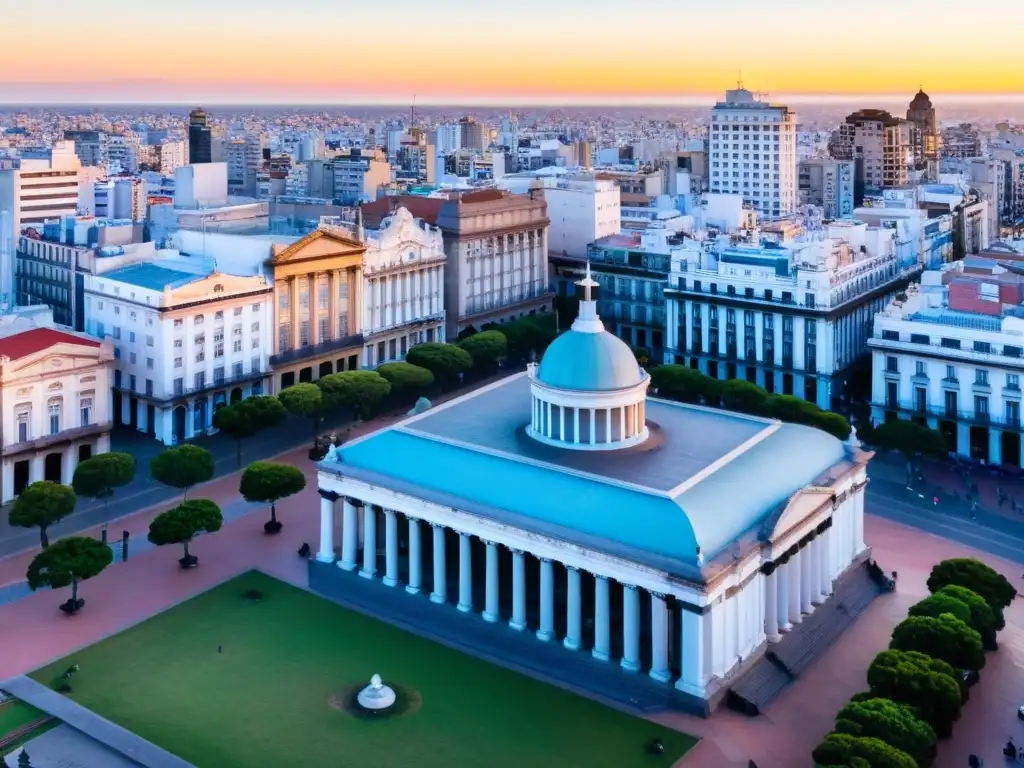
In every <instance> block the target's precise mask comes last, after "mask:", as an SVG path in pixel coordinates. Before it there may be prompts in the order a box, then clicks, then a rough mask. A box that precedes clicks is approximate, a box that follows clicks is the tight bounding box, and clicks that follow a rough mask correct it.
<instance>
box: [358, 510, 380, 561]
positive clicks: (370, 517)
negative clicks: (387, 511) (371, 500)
mask: <svg viewBox="0 0 1024 768" xmlns="http://www.w3.org/2000/svg"><path fill="white" fill-rule="evenodd" d="M376 573H377V507H375V506H374V505H373V504H367V505H365V506H364V507H363V570H361V571H360V572H359V575H360V576H362V577H363V578H364V579H372V578H373V577H374V575H375V574H376Z"/></svg>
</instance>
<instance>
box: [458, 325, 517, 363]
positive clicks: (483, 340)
mask: <svg viewBox="0 0 1024 768" xmlns="http://www.w3.org/2000/svg"><path fill="white" fill-rule="evenodd" d="M459 346H460V347H462V348H463V349H464V350H466V352H468V353H469V356H470V357H471V358H473V368H474V369H475V370H477V371H480V372H482V373H490V372H491V371H494V370H496V369H497V368H498V363H499V362H500V361H501V360H502V359H504V357H505V354H506V352H507V351H508V340H507V339H506V338H505V334H503V333H502V332H501V331H495V330H492V331H483V332H481V333H475V334H473V335H472V336H470V337H469V338H466V339H463V340H462V341H460V342H459Z"/></svg>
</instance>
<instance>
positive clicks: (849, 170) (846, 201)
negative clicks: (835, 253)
mask: <svg viewBox="0 0 1024 768" xmlns="http://www.w3.org/2000/svg"><path fill="white" fill-rule="evenodd" d="M798 170H799V186H800V202H801V203H802V204H805V205H814V206H817V207H818V208H821V210H822V213H823V214H824V216H825V218H826V219H848V218H849V217H850V216H852V215H853V207H854V206H853V203H854V200H853V183H854V163H853V161H852V160H833V159H831V158H827V157H812V158H808V159H806V160H801V161H800V163H799V165H798Z"/></svg>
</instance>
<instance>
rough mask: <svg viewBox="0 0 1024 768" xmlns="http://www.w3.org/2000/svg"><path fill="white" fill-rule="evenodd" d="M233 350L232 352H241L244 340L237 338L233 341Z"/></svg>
mask: <svg viewBox="0 0 1024 768" xmlns="http://www.w3.org/2000/svg"><path fill="white" fill-rule="evenodd" d="M231 351H232V352H241V351H242V340H241V339H237V340H235V341H234V342H232V344H231Z"/></svg>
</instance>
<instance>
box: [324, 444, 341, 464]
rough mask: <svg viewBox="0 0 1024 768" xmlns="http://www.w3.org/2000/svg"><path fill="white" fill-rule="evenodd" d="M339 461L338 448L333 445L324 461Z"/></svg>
mask: <svg viewBox="0 0 1024 768" xmlns="http://www.w3.org/2000/svg"><path fill="white" fill-rule="evenodd" d="M337 460H338V446H336V445H335V444H334V443H331V444H330V446H328V448H327V455H326V456H324V461H337Z"/></svg>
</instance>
